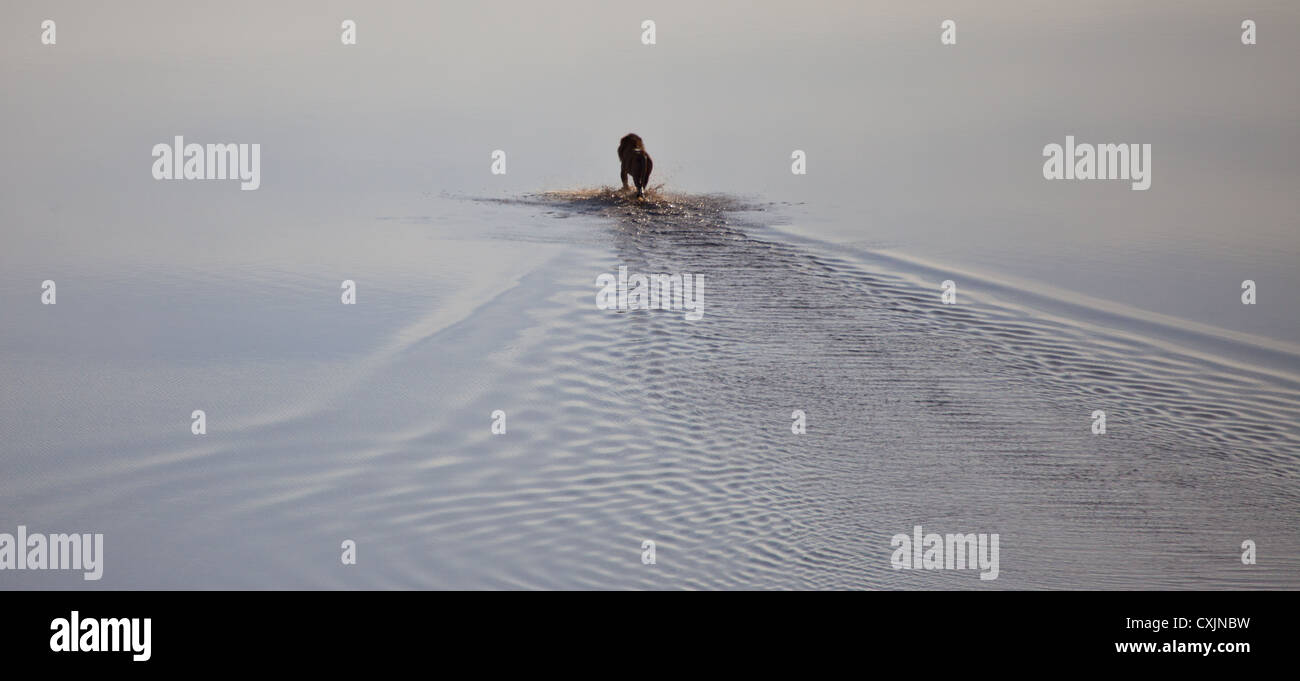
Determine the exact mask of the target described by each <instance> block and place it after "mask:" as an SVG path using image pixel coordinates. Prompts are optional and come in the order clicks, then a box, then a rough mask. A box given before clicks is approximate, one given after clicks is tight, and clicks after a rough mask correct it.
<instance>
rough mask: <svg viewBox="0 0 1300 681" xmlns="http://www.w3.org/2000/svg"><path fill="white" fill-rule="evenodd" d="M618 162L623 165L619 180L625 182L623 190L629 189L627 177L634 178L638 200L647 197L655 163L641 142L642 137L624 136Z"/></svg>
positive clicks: (635, 135) (620, 142)
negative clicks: (646, 190) (647, 188)
mask: <svg viewBox="0 0 1300 681" xmlns="http://www.w3.org/2000/svg"><path fill="white" fill-rule="evenodd" d="M618 161H619V163H620V164H621V168H620V170H619V178H620V179H622V180H623V188H624V189H627V176H628V175H631V176H632V182H634V183H636V195H637V198H641V197H643V196H645V188H646V186H647V185H649V184H650V171H651V170H653V169H654V167H655V164H654V161H651V160H650V154H647V153H646V152H645V144H643V143H642V142H641V136H640V135H637V134H636V133H631V132H629V133H628V134H626V135H623V139H622V140H619V143H618Z"/></svg>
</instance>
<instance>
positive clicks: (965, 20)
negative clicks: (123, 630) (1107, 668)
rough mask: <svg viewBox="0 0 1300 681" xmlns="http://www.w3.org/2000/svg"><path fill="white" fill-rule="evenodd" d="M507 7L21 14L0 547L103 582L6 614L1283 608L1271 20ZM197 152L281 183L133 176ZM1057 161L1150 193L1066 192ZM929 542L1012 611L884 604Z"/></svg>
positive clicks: (1279, 132)
mask: <svg viewBox="0 0 1300 681" xmlns="http://www.w3.org/2000/svg"><path fill="white" fill-rule="evenodd" d="M509 9H510V11H509V12H508V13H503V12H502V8H501V7H500V6H498V5H495V4H492V3H489V4H486V5H472V6H470V5H463V6H461V5H458V6H453V7H443V6H434V5H427V4H423V3H421V4H410V5H403V4H400V3H398V4H394V5H391V6H387V5H386V6H385V7H383V8H377V9H374V10H371V11H370V12H368V13H367V14H364V15H357V16H356V17H355V18H356V19H357V20H358V22H359V23H360V25H361V34H360V35H361V42H360V43H359V44H358V45H357V46H355V47H356V49H355V50H350V49H349V48H343V47H342V46H340V45H339V44H338V36H337V35H336V32H335V30H334V27H335V26H337V17H336V16H335V14H338V13H341V12H344V11H347V12H353V11H356V8H353V7H347V8H343V7H331V6H328V5H320V4H316V3H311V4H308V3H301V4H296V5H295V4H292V3H291V4H280V3H277V4H276V5H275V6H264V5H263V4H259V3H251V2H248V3H240V2H235V3H230V4H228V5H223V6H222V7H221V8H211V9H204V8H188V7H187V8H178V7H173V6H171V5H169V4H166V3H148V2H140V3H126V4H123V5H115V6H112V7H109V6H104V7H100V6H85V7H83V6H80V5H77V6H57V7H54V8H53V9H51V10H49V11H58V12H59V13H60V17H61V19H60V21H61V23H60V43H59V45H58V47H57V48H54V49H44V48H42V47H41V46H40V45H39V44H38V43H36V42H35V41H34V40H30V39H29V38H31V36H30V35H28V33H29V32H24V31H28V29H27V28H24V27H31V26H38V25H39V23H40V20H41V19H42V18H43V17H44V14H43V12H46V11H47V9H46V8H45V7H21V8H17V9H15V10H14V15H15V16H14V17H13V18H12V21H9V22H5V25H7V26H10V27H12V28H13V31H15V37H14V38H13V39H12V40H6V41H0V55H2V56H3V59H0V82H2V83H3V85H4V88H5V91H6V95H7V96H6V98H5V99H4V101H3V102H0V121H2V122H3V123H4V125H2V126H0V134H3V135H4V141H5V143H6V153H7V155H8V158H9V159H10V163H7V164H4V165H0V224H2V225H3V230H4V232H3V245H2V246H3V247H0V532H13V531H14V530H13V528H14V527H16V526H17V525H19V524H23V525H26V526H28V527H29V528H30V529H31V530H32V531H43V532H74V531H81V532H102V533H104V534H105V550H106V553H107V557H106V567H105V573H104V579H103V580H102V581H100V582H84V581H83V580H81V579H80V577H79V576H78V575H76V574H69V573H55V572H44V573H42V572H31V571H26V572H8V571H6V572H2V573H0V588H14V587H17V588H24V587H35V586H40V587H57V588H120V587H145V588H149V587H163V588H171V587H185V588H194V587H199V588H202V587H211V588H282V587H305V588H394V587H418V588H430V587H432V588H499V587H506V588H523V587H528V588H533V587H542V588H643V587H650V588H1131V589H1145V588H1157V589H1163V588H1171V589H1175V588H1179V589H1187V588H1290V589H1294V588H1300V535H1297V533H1296V532H1295V530H1294V522H1295V519H1296V518H1297V517H1298V516H1300V499H1298V498H1297V497H1298V496H1300V486H1298V485H1297V473H1298V471H1297V467H1298V464H1297V455H1296V452H1297V441H1298V440H1300V414H1298V413H1297V410H1300V400H1297V397H1300V394H1298V391H1300V359H1298V358H1300V350H1298V349H1297V345H1298V344H1300V315H1298V314H1297V309H1296V304H1295V302H1294V300H1292V299H1290V298H1289V297H1288V295H1287V294H1286V292H1287V291H1291V290H1294V289H1295V288H1296V286H1297V285H1300V275H1298V274H1297V270H1296V268H1295V266H1294V265H1295V262H1296V259H1297V257H1300V239H1297V236H1296V233H1295V230H1294V225H1295V216H1296V215H1297V214H1298V211H1300V203H1297V201H1300V198H1298V196H1300V195H1297V194H1296V192H1295V191H1294V188H1295V187H1296V186H1297V181H1298V180H1300V178H1298V177H1297V174H1296V172H1297V171H1296V166H1295V164H1294V163H1292V162H1291V159H1293V158H1294V157H1295V156H1296V154H1297V153H1300V136H1297V132H1296V131H1297V129H1298V128H1297V127H1296V125H1295V122H1296V120H1297V112H1298V111H1300V101H1298V98H1297V96H1296V89H1295V81H1294V73H1293V72H1294V65H1295V63H1296V47H1295V43H1294V41H1291V40H1288V39H1286V38H1285V36H1288V35H1296V34H1300V10H1297V8H1296V6H1295V4H1294V3H1277V4H1274V5H1267V6H1264V7H1257V8H1253V10H1254V11H1255V12H1256V17H1255V18H1256V19H1257V20H1259V21H1260V22H1261V25H1262V26H1266V27H1267V29H1268V30H1267V32H1266V33H1264V35H1267V36H1269V37H1270V38H1269V39H1268V40H1265V41H1262V42H1261V44H1260V45H1257V46H1255V47H1254V48H1253V49H1250V50H1248V51H1243V49H1242V46H1241V45H1240V44H1239V43H1238V42H1236V36H1237V33H1236V31H1235V26H1236V25H1237V23H1239V20H1240V17H1239V16H1238V14H1239V12H1238V11H1237V10H1235V9H1228V8H1221V7H1217V6H1215V5H1214V4H1213V3H1205V4H1195V3H1172V2H1169V3H1144V4H1143V5H1142V6H1141V7H1134V6H1132V5H1131V3H1111V4H1107V3H1100V4H1098V3H1090V4H1089V5H1088V6H1085V7H1053V8H1040V9H1039V10H1037V11H1036V12H1035V13H1033V14H1032V15H1029V14H1025V13H1024V12H1023V11H1022V8H1021V6H1020V5H1019V4H1018V3H1005V4H1000V3H985V4H984V5H982V6H981V9H980V12H979V13H975V14H969V15H968V16H963V17H959V21H960V22H961V28H960V29H959V31H960V42H959V45H958V46H956V49H957V51H955V52H954V51H952V50H948V51H944V49H945V48H941V47H940V46H939V45H938V40H937V37H938V19H937V18H936V16H935V14H934V10H932V9H931V8H925V7H920V6H918V7H898V8H890V7H887V6H876V5H868V4H862V3H843V4H835V3H827V4H825V5H817V6H815V10H816V11H811V10H809V9H807V8H803V7H802V6H801V7H795V6H793V5H790V6H788V7H787V6H779V5H773V6H767V5H760V6H751V3H743V4H742V3H727V2H722V3H709V4H707V5H706V6H700V5H699V4H698V3H684V2H683V3H675V2H665V3H660V4H659V5H657V6H656V7H654V8H653V14H654V18H655V19H656V20H657V21H658V23H659V27H660V43H659V44H658V45H656V46H654V47H646V46H642V45H640V44H639V42H638V41H637V36H638V35H639V30H638V28H637V27H638V26H639V25H640V22H641V21H642V20H643V19H644V18H645V17H644V16H642V14H643V12H644V9H643V8H636V7H617V6H612V5H608V4H603V3H592V4H574V5H562V6H560V7H558V8H557V7H554V6H552V5H546V6H542V5H528V4H525V5H518V6H511V7H510V8H509ZM1116 12H1122V16H1123V17H1124V21H1115V20H1114V16H1115V14H1116ZM507 14H508V16H510V17H511V21H510V22H508V23H503V22H502V20H501V17H502V16H504V15H507ZM628 27H631V29H629V28H628ZM1225 27H1226V28H1225ZM625 33H626V35H625ZM1081 55H1087V56H1088V58H1086V59H1085V58H1081ZM629 130H635V131H637V132H639V133H640V134H641V135H642V136H643V137H644V138H645V140H646V144H647V148H648V150H649V152H650V153H651V154H652V155H653V156H654V158H655V175H654V176H653V177H652V178H651V182H652V184H653V185H656V186H657V189H655V190H654V191H652V192H651V194H650V196H649V200H648V201H645V202H636V201H633V200H630V199H628V198H627V197H626V196H625V195H624V194H622V193H621V192H618V191H615V190H612V189H610V188H607V187H603V186H602V185H603V184H604V183H609V182H614V181H615V179H616V177H617V169H618V168H617V163H616V162H615V158H614V156H615V154H614V149H615V146H616V144H617V140H618V138H619V136H621V135H622V134H624V133H626V132H628V131H629ZM177 134H183V135H185V136H186V137H187V139H191V140H193V141H199V142H216V141H221V142H225V141H236V142H258V143H262V144H263V184H262V188H261V189H259V190H258V191H255V192H241V191H239V190H238V189H237V187H236V186H234V185H231V184H226V183H220V182H213V183H204V182H159V181H155V180H153V179H152V178H151V177H150V175H149V166H150V161H151V159H150V157H149V150H150V148H151V147H152V145H153V144H155V143H157V142H160V141H165V140H170V139H171V138H172V136H173V135H177ZM1066 134H1073V135H1077V136H1079V138H1080V139H1082V140H1087V141H1093V142H1122V141H1132V142H1150V143H1152V144H1153V145H1154V147H1155V150H1156V151H1155V161H1154V163H1155V166H1154V173H1153V178H1154V179H1153V184H1152V189H1151V190H1149V191H1147V192H1133V191H1130V190H1128V189H1127V188H1126V187H1122V186H1116V185H1113V184H1106V183H1097V184H1088V183H1076V184H1068V183H1048V182H1045V181H1044V180H1042V178H1041V175H1040V173H1039V171H1040V169H1041V155H1040V150H1041V149H1042V146H1043V144H1045V143H1047V142H1052V141H1057V142H1059V141H1061V139H1062V137H1063V136H1064V135H1066ZM498 148H500V149H504V150H506V151H507V152H508V154H509V172H508V173H507V174H506V175H502V176H496V175H492V174H491V173H490V172H489V168H490V164H491V158H490V152H491V151H492V150H494V149H498ZM792 149H804V150H806V151H807V152H808V157H809V166H808V168H809V173H808V175H806V176H794V175H792V174H791V173H790V153H791V150H792ZM547 190H551V191H547ZM620 265H622V266H627V267H628V268H629V269H630V270H632V271H634V272H641V273H659V272H663V273H695V274H701V275H703V277H704V281H705V289H704V296H705V297H704V303H705V307H704V316H703V318H702V319H701V320H699V321H695V322H692V321H687V320H685V319H684V318H683V314H682V313H681V311H639V310H633V311H613V310H601V309H598V308H597V306H596V294H597V291H598V290H599V286H597V285H596V284H595V281H596V278H597V276H599V275H600V274H602V273H612V272H616V271H617V268H618V267H619V266H620ZM1247 278H1251V279H1254V280H1256V281H1257V282H1259V285H1260V298H1259V301H1260V302H1259V304H1258V305H1257V306H1253V307H1248V306H1243V305H1241V304H1240V302H1239V299H1238V296H1239V295H1240V288H1239V285H1240V282H1241V281H1242V280H1243V279H1247ZM45 279H53V280H56V281H57V282H58V295H59V298H58V304H57V305H55V306H43V305H40V304H39V296H40V283H41V282H42V281H43V280H45ZM344 279H351V280H354V281H356V282H357V284H358V304H357V305H355V306H343V305H340V303H339V295H340V294H339V291H340V282H341V281H342V280H344ZM945 279H953V280H955V281H956V282H957V283H958V286H959V294H958V295H959V298H958V303H959V304H957V305H955V306H947V305H942V304H941V303H940V300H939V283H940V282H941V281H943V280H945ZM194 409H204V410H205V411H206V412H207V415H208V434H207V435H205V436H202V437H198V436H194V435H192V434H191V433H190V414H191V412H192V410H194ZM498 409H501V410H504V411H505V412H506V413H507V416H508V431H507V433H506V434H504V435H499V436H497V435H492V434H491V431H490V426H491V423H492V417H491V414H492V413H493V412H494V411H495V410H498ZM796 409H798V410H803V411H804V412H805V413H806V415H807V419H808V432H807V433H806V434H804V435H794V434H793V433H791V430H790V427H791V413H792V411H794V410H796ZM1097 409H1104V410H1105V411H1106V413H1107V426H1108V429H1107V433H1106V434H1105V435H1104V436H1103V435H1093V434H1092V432H1091V430H1090V426H1091V423H1092V418H1091V414H1092V412H1093V411H1094V410H1097ZM917 524H920V525H923V526H924V527H925V528H926V531H927V532H937V533H957V532H962V533H965V532H973V533H994V532H996V533H999V535H1000V537H1001V560H1000V576H999V577H998V579H997V580H996V581H981V580H980V579H979V578H978V577H977V575H976V574H975V572H974V571H920V570H915V571H900V570H894V569H893V568H892V567H891V565H890V555H891V550H892V549H891V546H890V538H891V537H892V536H893V535H894V534H897V533H910V532H911V530H912V528H913V526H914V525H917ZM343 539H353V540H355V541H356V542H357V544H358V556H359V561H358V564H357V565H356V566H351V567H345V566H343V565H341V564H340V561H339V554H340V550H339V546H340V542H341V541H342V540H343ZM646 539H651V540H654V541H655V542H657V564H656V565H654V566H646V565H643V564H642V563H641V559H640V558H641V551H642V549H641V544H642V542H643V541H644V540H646ZM1247 539H1250V540H1253V541H1255V542H1256V543H1257V545H1258V547H1259V564H1257V565H1254V566H1244V565H1242V564H1241V561H1240V559H1239V556H1240V546H1241V543H1242V542H1243V541H1244V540H1247Z"/></svg>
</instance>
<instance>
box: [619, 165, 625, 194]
mask: <svg viewBox="0 0 1300 681" xmlns="http://www.w3.org/2000/svg"><path fill="white" fill-rule="evenodd" d="M618 176H619V179H621V180H623V188H624V189H627V166H624V167H623V168H622V169H621V170H619V171H618Z"/></svg>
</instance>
